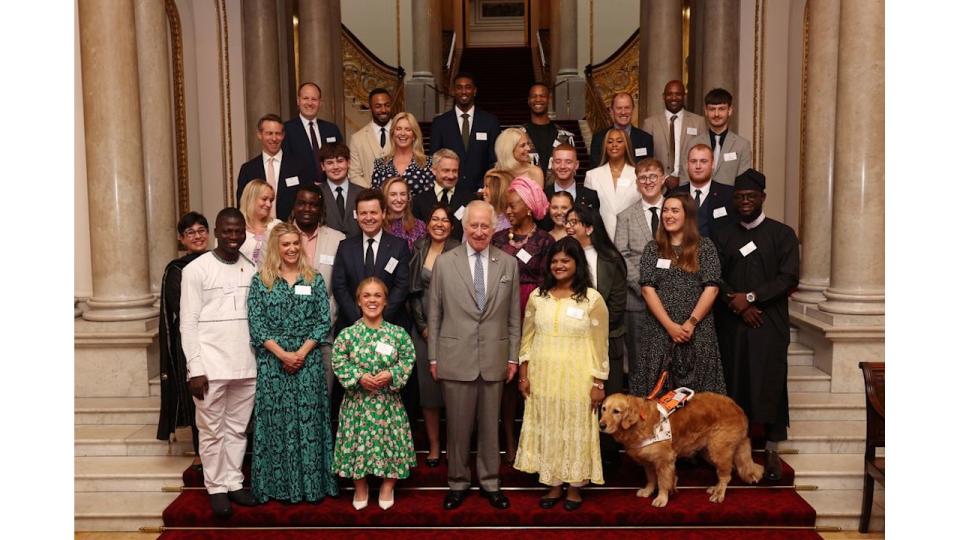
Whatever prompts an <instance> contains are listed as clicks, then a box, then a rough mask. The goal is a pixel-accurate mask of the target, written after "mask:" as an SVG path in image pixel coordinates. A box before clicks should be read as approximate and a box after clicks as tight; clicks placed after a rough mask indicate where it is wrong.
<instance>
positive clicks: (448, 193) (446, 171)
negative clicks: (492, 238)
mask: <svg viewBox="0 0 960 540" xmlns="http://www.w3.org/2000/svg"><path fill="white" fill-rule="evenodd" d="M432 162H433V177H434V178H435V181H434V185H433V189H431V190H427V191H424V192H423V193H420V194H419V195H417V196H416V197H414V198H413V203H412V208H413V215H414V217H416V218H417V219H419V220H420V221H423V222H424V223H427V222H429V221H430V212H431V211H432V210H433V207H435V206H437V205H438V204H443V205H444V206H446V207H447V208H449V209H450V214H451V215H452V217H453V220H452V223H451V225H453V231H451V237H452V238H456V239H458V240H459V239H460V238H463V225H462V224H461V222H460V219H461V218H462V217H463V213H464V212H465V211H466V207H467V204H469V203H470V201H472V200H473V199H474V198H476V197H475V195H476V193H474V192H472V191H469V190H467V189H465V188H462V187H459V186H458V185H457V180H458V179H459V178H460V157H459V156H457V153H456V152H454V151H453V150H450V149H449V148H441V149H440V150H437V151H436V153H434V154H433V160H432Z"/></svg>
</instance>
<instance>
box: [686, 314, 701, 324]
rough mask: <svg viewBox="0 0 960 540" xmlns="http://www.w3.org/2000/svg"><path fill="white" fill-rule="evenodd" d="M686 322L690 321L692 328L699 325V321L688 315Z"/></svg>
mask: <svg viewBox="0 0 960 540" xmlns="http://www.w3.org/2000/svg"><path fill="white" fill-rule="evenodd" d="M687 320H688V321H690V322H692V323H693V325H694V326H696V325H698V324H700V319H698V318H696V317H694V316H693V315H690V318H689V319H687Z"/></svg>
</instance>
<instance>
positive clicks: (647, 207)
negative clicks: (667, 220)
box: [640, 196, 663, 236]
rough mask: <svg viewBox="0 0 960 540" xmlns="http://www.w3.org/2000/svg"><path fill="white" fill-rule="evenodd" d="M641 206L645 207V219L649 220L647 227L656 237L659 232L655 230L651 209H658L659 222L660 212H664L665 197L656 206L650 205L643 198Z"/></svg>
mask: <svg viewBox="0 0 960 540" xmlns="http://www.w3.org/2000/svg"><path fill="white" fill-rule="evenodd" d="M640 205H641V206H642V207H643V217H644V219H646V220H647V226H648V227H650V232H652V233H653V235H654V236H656V235H657V231H655V230H653V213H652V212H650V209H651V208H656V209H657V219H658V220H659V219H660V212H662V211H663V197H662V196H661V197H660V200H658V201H657V202H656V203H655V204H650V203H648V202H647V200H646V199H644V198H642V197H641V198H640Z"/></svg>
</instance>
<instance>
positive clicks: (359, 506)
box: [353, 491, 370, 510]
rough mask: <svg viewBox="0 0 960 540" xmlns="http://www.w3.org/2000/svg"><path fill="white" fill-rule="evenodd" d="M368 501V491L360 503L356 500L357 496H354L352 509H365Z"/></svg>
mask: <svg viewBox="0 0 960 540" xmlns="http://www.w3.org/2000/svg"><path fill="white" fill-rule="evenodd" d="M369 500H370V492H369V491H368V492H367V496H366V497H364V498H363V500H362V501H361V500H359V499H357V496H356V495H354V496H353V508H354V509H356V510H363V509H364V508H366V507H367V502H368V501H369Z"/></svg>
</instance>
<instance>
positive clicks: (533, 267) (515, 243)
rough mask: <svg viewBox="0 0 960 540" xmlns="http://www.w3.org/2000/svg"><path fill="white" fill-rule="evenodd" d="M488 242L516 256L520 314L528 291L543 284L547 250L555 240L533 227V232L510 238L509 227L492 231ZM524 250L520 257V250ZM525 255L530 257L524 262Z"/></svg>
mask: <svg viewBox="0 0 960 540" xmlns="http://www.w3.org/2000/svg"><path fill="white" fill-rule="evenodd" d="M490 242H491V243H492V244H493V245H494V246H496V247H497V248H499V249H502V250H503V251H505V252H507V253H509V254H510V255H513V256H514V257H516V258H517V269H518V270H519V273H520V313H521V316H522V314H523V313H525V312H526V306H527V299H528V298H529V297H530V293H531V292H532V291H533V290H534V289H536V288H537V287H539V286H540V285H542V284H543V278H544V276H546V272H547V271H548V270H547V261H546V258H547V251H549V249H550V246H552V245H553V244H554V243H555V242H556V240H554V239H553V237H552V236H550V233H548V232H546V231H542V230H540V228H534V229H533V232H532V233H530V234H528V235H527V236H520V235H514V236H513V240H511V239H510V229H509V228H507V229H504V230H502V231H499V232H497V233H494V235H493V238H492V239H491V240H490ZM521 251H523V252H525V255H524V256H523V258H521V257H520V256H519V255H520V252H521ZM526 255H529V256H530V258H529V259H527V261H526V262H524V261H523V259H526V258H527V257H526Z"/></svg>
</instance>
